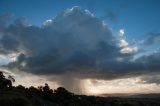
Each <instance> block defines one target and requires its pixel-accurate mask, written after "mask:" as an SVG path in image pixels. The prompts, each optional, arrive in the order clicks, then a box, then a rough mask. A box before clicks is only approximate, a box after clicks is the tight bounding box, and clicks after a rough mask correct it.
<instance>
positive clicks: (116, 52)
mask: <svg viewBox="0 0 160 106" xmlns="http://www.w3.org/2000/svg"><path fill="white" fill-rule="evenodd" d="M0 20H1V19H0ZM0 31H1V38H0V53H1V54H4V53H6V54H10V53H19V56H18V57H17V60H16V61H14V62H10V63H9V64H7V65H4V66H3V67H5V68H8V69H10V70H12V69H14V68H16V69H18V70H20V71H25V72H28V73H33V74H37V75H57V76H60V79H59V83H60V84H61V85H65V86H66V85H68V84H70V85H68V86H67V88H68V89H71V88H72V87H71V86H73V85H74V84H76V83H79V80H77V79H85V78H94V79H106V80H112V79H116V78H127V77H133V76H137V75H144V74H149V73H151V72H154V71H155V72H158V71H159V69H160V67H159V66H160V60H159V55H160V53H159V52H157V54H152V55H150V56H142V57H140V58H138V59H136V60H133V56H134V55H135V53H121V49H123V47H119V46H118V45H117V44H118V39H117V38H115V37H114V36H113V35H112V32H111V30H110V29H109V27H108V26H105V25H104V24H103V22H102V21H101V20H100V19H99V18H96V17H95V16H93V14H91V13H90V12H89V11H86V10H82V9H80V8H79V7H73V8H72V9H66V10H64V11H62V12H61V13H60V14H58V15H57V16H56V17H55V18H54V19H50V20H47V21H46V22H45V23H44V25H43V26H41V27H39V26H34V25H29V24H27V23H26V19H25V18H20V19H18V20H16V21H15V22H13V23H12V24H9V25H7V26H5V27H3V28H1V29H0ZM2 32H3V33H2ZM68 77H69V78H71V79H70V80H73V81H72V83H71V81H70V80H68V82H66V79H67V78H68ZM69 86H70V87H69ZM74 86H75V85H74Z"/></svg>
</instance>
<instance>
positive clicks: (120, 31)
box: [119, 29, 125, 37]
mask: <svg viewBox="0 0 160 106" xmlns="http://www.w3.org/2000/svg"><path fill="white" fill-rule="evenodd" d="M124 34H125V31H124V29H120V30H119V36H120V37H123V36H124Z"/></svg>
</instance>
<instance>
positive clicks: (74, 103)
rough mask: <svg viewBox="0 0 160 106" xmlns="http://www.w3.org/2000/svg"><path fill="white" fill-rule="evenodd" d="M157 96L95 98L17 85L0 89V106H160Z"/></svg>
mask: <svg viewBox="0 0 160 106" xmlns="http://www.w3.org/2000/svg"><path fill="white" fill-rule="evenodd" d="M157 95H158V94H157ZM157 95H156V96H154V94H151V95H149V94H148V95H139V96H141V97H140V98H139V96H135V97H125V98H124V97H97V96H86V95H75V94H73V93H71V92H69V91H67V90H66V89H65V88H63V87H59V88H57V89H55V90H52V89H50V88H49V86H48V84H45V86H40V87H38V88H35V87H29V88H25V87H24V86H22V85H19V86H16V87H12V88H8V87H6V88H3V89H2V88H1V89H0V106H160V98H159V96H157Z"/></svg>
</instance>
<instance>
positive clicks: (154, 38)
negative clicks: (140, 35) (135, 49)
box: [144, 32, 160, 45]
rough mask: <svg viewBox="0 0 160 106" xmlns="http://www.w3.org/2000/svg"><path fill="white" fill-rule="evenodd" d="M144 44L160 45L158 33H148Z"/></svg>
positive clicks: (159, 34)
mask: <svg viewBox="0 0 160 106" xmlns="http://www.w3.org/2000/svg"><path fill="white" fill-rule="evenodd" d="M145 38H146V39H145V40H144V44H146V45H153V44H159V43H160V33H156V32H149V33H147V34H146V35H145Z"/></svg>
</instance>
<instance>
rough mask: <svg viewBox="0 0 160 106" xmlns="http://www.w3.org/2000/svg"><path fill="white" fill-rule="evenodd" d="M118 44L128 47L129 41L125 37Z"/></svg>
mask: <svg viewBox="0 0 160 106" xmlns="http://www.w3.org/2000/svg"><path fill="white" fill-rule="evenodd" d="M118 46H119V47H126V46H128V42H127V41H126V40H124V39H120V40H119V44H118Z"/></svg>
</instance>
